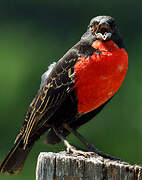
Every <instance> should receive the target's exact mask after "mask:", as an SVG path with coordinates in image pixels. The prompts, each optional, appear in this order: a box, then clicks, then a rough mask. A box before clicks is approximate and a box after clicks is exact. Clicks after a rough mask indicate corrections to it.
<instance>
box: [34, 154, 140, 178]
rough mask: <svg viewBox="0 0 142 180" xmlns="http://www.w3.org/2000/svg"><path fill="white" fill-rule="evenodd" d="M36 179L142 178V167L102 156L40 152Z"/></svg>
mask: <svg viewBox="0 0 142 180" xmlns="http://www.w3.org/2000/svg"><path fill="white" fill-rule="evenodd" d="M36 180H142V167H140V166H138V165H130V164H128V163H126V162H121V161H112V160H109V159H103V158H102V157H100V156H97V157H95V156H93V157H92V156H91V157H89V158H85V157H84V156H75V155H70V154H67V153H66V152H60V153H52V152H49V153H40V155H39V157H38V162H37V169H36Z"/></svg>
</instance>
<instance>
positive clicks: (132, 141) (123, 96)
mask: <svg viewBox="0 0 142 180" xmlns="http://www.w3.org/2000/svg"><path fill="white" fill-rule="evenodd" d="M141 5H142V2H141V1H138V0H135V1H128V0H125V1H122V0H119V1H113V0H109V1H104V0H102V1H95V0H88V1H82V0H72V1H66V0H60V1H57V0H54V1H51V0H49V1H48V0H46V1H45V0H41V1H35V0H24V1H22V0H21V1H18V0H13V1H12V0H1V1H0V84H1V86H0V99H1V103H0V117H1V120H0V137H1V138H0V141H1V143H0V160H2V159H3V158H4V157H5V155H6V154H7V153H8V151H9V150H10V148H11V147H12V145H13V141H14V139H15V136H16V135H17V133H18V130H19V129H20V127H21V124H22V122H23V120H24V115H25V112H26V109H27V107H28V105H29V104H30V102H31V101H32V98H33V96H34V94H35V93H36V92H37V90H38V88H39V84H40V77H41V75H42V73H43V72H44V71H46V70H47V68H48V65H49V64H50V63H51V62H53V61H57V60H59V58H60V57H62V56H63V54H64V53H65V52H66V51H67V50H68V49H69V48H71V47H72V46H73V45H74V44H75V43H76V42H77V41H78V40H79V39H80V37H81V35H82V34H83V33H84V32H85V30H86V27H87V25H88V23H89V21H90V19H91V18H92V17H94V16H97V15H104V14H105V15H111V16H113V17H114V18H115V19H116V20H117V22H118V24H119V29H120V31H121V34H123V37H124V41H125V44H126V48H127V51H128V54H129V69H128V73H127V77H126V78H125V81H124V83H123V85H122V87H121V89H120V90H119V92H118V93H117V95H116V96H115V97H114V98H113V99H112V101H111V102H110V103H109V104H108V105H107V106H106V107H105V109H104V110H103V111H102V112H101V113H100V114H99V115H98V116H97V117H96V118H95V120H92V121H90V122H89V123H88V124H86V125H84V126H83V127H81V128H80V132H81V133H82V134H83V135H85V136H86V138H88V140H89V141H90V142H92V143H94V144H95V146H96V147H97V148H99V149H101V150H103V151H105V152H107V153H111V154H113V155H115V156H117V157H121V158H122V159H123V160H126V161H129V162H132V163H138V164H142V152H141V148H142V141H141V139H142V103H141V102H142V80H141V76H142V72H141V66H142V60H141V59H142V51H141V47H142V30H141V29H142V21H141V16H142V13H141ZM69 139H70V142H71V143H73V144H76V145H80V146H81V144H80V142H79V141H78V140H76V138H75V137H74V136H73V135H71V136H70V137H69ZM63 149H64V146H63V144H59V145H57V146H55V147H54V146H49V145H45V144H43V137H42V138H41V140H40V141H38V142H37V143H36V145H35V146H34V148H33V150H32V152H31V153H30V156H29V158H28V160H27V161H26V164H25V167H24V169H23V171H22V173H21V174H20V175H16V176H8V175H2V176H0V179H2V180H19V179H20V180H24V179H31V180H32V179H35V168H36V160H37V156H38V154H39V152H40V151H54V152H58V151H61V150H63Z"/></svg>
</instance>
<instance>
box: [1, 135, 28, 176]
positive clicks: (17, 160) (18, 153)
mask: <svg viewBox="0 0 142 180" xmlns="http://www.w3.org/2000/svg"><path fill="white" fill-rule="evenodd" d="M31 148H32V145H31V146H30V147H28V146H27V147H26V149H25V150H24V149H23V148H22V137H20V138H19V139H18V140H17V142H16V143H15V144H14V147H13V148H12V149H11V151H10V152H9V154H8V155H7V156H6V158H5V159H4V161H3V162H2V164H1V165H0V173H5V172H7V173H9V174H18V173H20V171H21V170H22V168H23V166H24V163H25V160H26V158H27V156H28V154H29V152H30V150H31Z"/></svg>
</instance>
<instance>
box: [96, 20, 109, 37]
mask: <svg viewBox="0 0 142 180" xmlns="http://www.w3.org/2000/svg"><path fill="white" fill-rule="evenodd" d="M94 33H95V36H96V38H97V39H99V40H108V39H110V38H111V36H112V30H111V28H110V25H109V23H108V22H107V20H106V19H101V21H100V23H99V24H98V25H97V28H96V29H95V32H94Z"/></svg>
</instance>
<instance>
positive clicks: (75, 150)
mask: <svg viewBox="0 0 142 180" xmlns="http://www.w3.org/2000/svg"><path fill="white" fill-rule="evenodd" d="M53 129H54V131H55V133H56V135H57V136H58V137H59V138H60V139H61V140H62V141H63V142H64V144H65V146H66V147H67V152H68V153H70V152H72V153H73V154H76V155H84V156H85V157H87V156H88V155H90V154H89V153H88V152H84V151H82V150H78V149H76V147H74V146H72V145H71V144H70V143H69V142H68V141H67V140H66V139H65V137H64V136H63V135H62V134H61V133H60V132H59V131H58V130H57V129H56V128H55V127H54V128H53Z"/></svg>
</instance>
